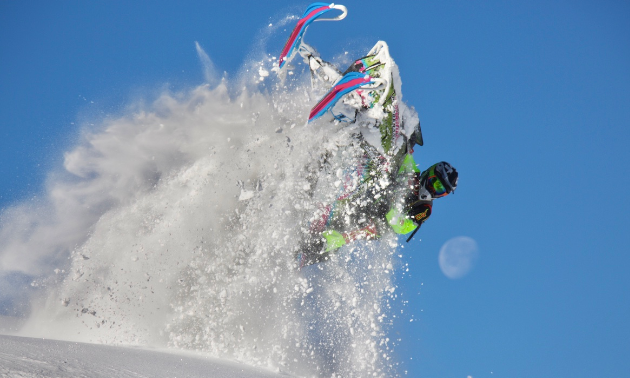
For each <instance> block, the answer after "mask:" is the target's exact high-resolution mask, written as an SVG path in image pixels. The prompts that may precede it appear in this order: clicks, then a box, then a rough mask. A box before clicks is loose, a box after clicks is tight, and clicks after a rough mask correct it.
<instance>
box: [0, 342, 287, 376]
mask: <svg viewBox="0 0 630 378" xmlns="http://www.w3.org/2000/svg"><path fill="white" fill-rule="evenodd" d="M282 376H285V375H278V374H274V373H271V372H268V371H265V370H262V369H257V368H253V367H251V366H246V365H243V364H239V363H236V362H230V361H225V360H218V359H216V358H211V357H207V356H201V355H195V354H191V353H183V352H180V353H174V352H172V351H169V353H165V352H162V351H158V350H148V349H140V348H129V347H115V346H109V345H96V344H85V343H76V342H68V341H59V340H47V339H34V338H27V337H15V336H0V377H22V378H31V377H32V378H40V377H47V378H80V377H90V378H99V377H107V378H109V377H120V378H125V377H130V378H131V377H133V378H141V377H151V378H162V377H164V378H167V377H168V378H174V377H175V378H176V377H186V378H195V377H205V378H249V377H257V378H258V377H261V378H264V377H269V378H272V377H282Z"/></svg>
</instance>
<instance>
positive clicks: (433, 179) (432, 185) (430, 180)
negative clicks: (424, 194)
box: [426, 166, 451, 198]
mask: <svg viewBox="0 0 630 378" xmlns="http://www.w3.org/2000/svg"><path fill="white" fill-rule="evenodd" d="M426 189H427V190H428V191H429V192H430V193H431V196H432V197H433V198H439V197H444V196H445V195H447V194H449V193H450V192H451V190H448V189H447V187H446V185H444V183H443V182H442V180H440V178H439V177H438V175H437V174H436V172H435V166H433V167H431V168H430V169H429V174H428V175H427V183H426Z"/></svg>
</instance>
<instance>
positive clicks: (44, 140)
mask: <svg viewBox="0 0 630 378" xmlns="http://www.w3.org/2000/svg"><path fill="white" fill-rule="evenodd" d="M342 4H344V5H346V6H347V7H348V9H349V12H348V17H347V18H346V19H345V20H343V21H342V22H336V23H319V24H313V26H312V27H311V28H310V29H309V32H308V34H307V36H306V40H307V42H309V43H311V44H312V45H314V46H316V47H317V48H318V49H319V50H320V52H321V53H322V55H323V56H324V57H326V56H329V57H330V56H334V55H335V54H338V53H339V52H341V51H345V50H350V51H361V49H363V48H369V47H370V46H371V45H372V44H373V43H374V42H375V41H377V40H379V39H382V40H385V41H387V42H388V43H389V46H390V51H391V53H392V56H393V57H394V59H395V60H396V62H397V63H398V65H399V67H400V71H401V76H402V80H403V93H404V99H405V101H406V102H407V103H409V104H411V105H413V106H415V108H416V109H417V110H418V112H419V114H420V119H421V122H422V128H423V132H424V140H425V146H424V147H422V148H420V149H418V151H417V153H416V160H417V161H418V162H419V163H420V166H421V168H424V167H426V166H428V165H430V164H432V163H433V162H435V161H439V160H448V161H449V162H451V163H452V164H453V165H455V166H456V167H457V168H458V170H459V171H460V187H459V189H458V191H457V193H456V194H455V195H454V196H449V197H447V198H445V199H441V200H439V202H436V204H435V206H434V213H433V216H432V217H431V219H430V221H429V222H428V223H427V224H426V225H425V226H423V228H422V230H421V231H420V232H419V233H418V235H417V236H416V240H415V241H414V242H413V243H410V244H409V245H408V246H407V247H406V248H405V249H404V257H403V261H404V262H405V263H409V266H410V274H409V275H405V276H404V277H402V276H401V277H400V278H399V282H400V291H401V292H402V293H403V297H404V298H406V300H408V301H409V303H408V305H407V307H406V309H405V313H406V314H407V316H413V319H414V321H413V322H407V321H405V322H404V323H400V324H399V325H397V326H396V327H395V329H394V330H392V332H399V333H400V334H401V335H403V341H402V343H401V345H400V346H399V347H398V352H399V356H400V359H401V360H402V361H403V366H404V369H403V370H407V371H408V374H409V376H412V377H467V376H468V375H470V376H472V377H475V378H476V377H533V376H535V377H565V376H566V377H593V376H597V377H618V376H623V375H625V374H627V371H629V369H630V363H629V362H628V360H627V355H628V354H629V353H630V343H629V342H628V340H630V325H628V321H627V320H628V319H630V298H629V297H628V293H629V292H630V276H629V275H628V274H627V272H628V269H630V257H629V256H628V252H629V248H628V241H627V237H626V236H625V235H626V230H625V229H626V228H627V226H628V224H630V222H629V219H628V211H629V210H630V206H629V200H628V196H627V195H626V194H625V192H626V188H627V187H628V184H629V179H628V176H629V175H628V174H629V173H630V172H629V168H628V162H629V161H630V156H629V154H628V152H627V150H628V149H627V147H626V144H627V143H628V141H630V131H629V130H628V126H629V125H630V106H629V104H630V90H629V89H628V88H630V68H629V67H630V26H629V25H628V22H627V20H628V19H629V17H630V4H628V3H625V2H622V1H599V2H594V1H591V2H589V1H572V2H569V1H518V2H516V1H485V2H483V3H482V4H475V3H473V2H469V1H439V2H436V1H413V2H412V1H409V2H406V1H391V2H387V4H388V5H387V6H384V5H382V4H383V2H373V1H361V2H359V1H351V2H343V3H342ZM306 5H308V3H297V2H288V1H276V2H272V3H265V2H258V3H250V2H236V1H235V2H233V3H228V2H210V1H206V2H202V1H186V2H162V1H158V2H155V1H154V2H148V1H147V2H139V1H138V2H133V4H129V3H128V2H118V1H114V2H91V3H87V2H78V1H75V2H73V1H67V2H63V3H48V2H31V3H19V2H7V1H4V2H0V83H2V84H1V86H0V133H1V134H0V135H1V138H0V177H2V179H1V180H0V207H6V206H9V205H11V204H14V203H16V202H17V201H25V200H29V198H31V197H33V196H36V195H37V194H38V193H40V192H41V190H42V187H43V185H44V182H45V179H46V176H47V175H48V173H49V172H50V171H51V170H54V169H56V168H58V167H59V166H60V163H61V159H62V156H63V151H64V150H66V149H67V148H69V147H70V146H72V145H73V144H74V141H75V140H76V138H77V135H78V130H79V125H81V124H82V123H90V122H95V123H98V120H99V119H102V118H103V117H105V116H106V115H110V114H119V113H123V112H124V111H125V106H126V104H128V103H129V102H130V101H131V100H133V99H137V98H139V97H145V98H147V99H150V98H151V97H152V96H154V95H155V94H156V93H158V92H159V91H160V90H161V89H162V88H164V87H165V86H167V87H169V88H172V89H181V88H187V87H192V86H195V85H198V84H200V83H201V82H202V81H203V73H202V68H201V65H200V63H199V60H198V58H197V54H196V51H195V46H194V42H195V41H198V42H199V43H200V44H201V46H202V47H203V48H204V49H205V50H206V52H207V53H208V54H209V55H210V57H211V58H212V60H213V61H214V63H215V65H216V66H217V67H218V68H219V69H220V70H222V71H227V73H228V75H233V76H234V75H235V74H236V71H237V69H238V67H240V65H241V64H242V62H243V61H244V59H245V58H246V56H247V54H248V50H249V49H250V48H251V47H252V46H253V45H254V44H255V43H256V41H257V39H258V38H259V37H260V31H261V30H262V29H263V28H264V27H265V26H266V25H267V24H268V23H269V22H271V21H273V20H277V19H278V18H280V17H282V16H284V15H286V14H288V13H291V14H300V13H301V12H302V10H303V9H304V8H305V6H306ZM281 39H282V38H279V37H278V38H272V39H271V40H269V44H268V46H269V47H268V48H269V50H270V52H273V51H277V53H279V51H280V50H281V48H282V43H283V42H284V41H282V40H281ZM272 50H273V51H272ZM461 235H463V236H469V237H472V238H473V239H475V240H476V241H477V243H478V245H479V256H480V257H479V260H478V261H477V264H476V266H475V268H474V269H473V270H472V272H471V273H470V274H468V275H467V276H466V277H464V278H462V279H459V280H450V279H448V278H446V277H445V276H444V275H443V274H442V273H441V271H440V269H439V267H438V264H437V255H438V252H439V250H440V247H441V246H442V245H443V244H444V243H445V242H446V241H447V240H449V239H451V238H453V237H456V236H461ZM417 239H422V241H421V242H418V241H417Z"/></svg>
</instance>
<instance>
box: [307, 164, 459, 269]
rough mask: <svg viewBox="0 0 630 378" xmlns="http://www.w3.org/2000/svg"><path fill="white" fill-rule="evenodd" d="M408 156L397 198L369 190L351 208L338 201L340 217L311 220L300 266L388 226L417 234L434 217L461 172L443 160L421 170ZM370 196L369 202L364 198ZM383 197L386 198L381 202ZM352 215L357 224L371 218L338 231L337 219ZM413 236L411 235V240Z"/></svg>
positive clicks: (398, 182) (374, 236)
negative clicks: (436, 206) (436, 203)
mask: <svg viewBox="0 0 630 378" xmlns="http://www.w3.org/2000/svg"><path fill="white" fill-rule="evenodd" d="M407 156H408V159H406V160H407V161H406V163H408V164H403V165H402V166H401V168H400V170H399V172H398V176H397V177H396V184H395V189H394V190H393V191H390V192H393V193H395V194H394V196H393V197H394V198H393V199H392V198H391V197H392V196H387V197H390V198H387V197H385V198H383V197H379V196H378V195H374V193H373V192H372V193H370V191H367V192H366V193H365V195H363V196H361V197H362V198H359V199H357V198H355V199H354V202H355V203H360V204H364V205H363V206H358V208H354V209H349V208H348V207H345V208H344V206H343V205H341V206H340V205H339V204H337V203H335V204H333V206H331V207H332V208H335V207H336V208H341V209H342V210H341V211H340V212H339V214H337V216H331V217H329V218H326V219H325V220H324V221H323V222H321V221H320V222H312V223H311V230H310V233H309V234H308V235H307V237H306V238H305V240H304V241H303V243H302V246H301V251H300V252H299V253H298V263H299V266H300V268H301V267H303V266H306V265H310V264H314V263H318V262H321V261H325V260H327V259H328V258H329V254H330V253H334V252H335V250H337V249H338V248H340V247H342V246H344V245H346V244H348V243H351V242H353V241H355V240H360V239H362V240H373V239H377V238H379V237H380V236H381V235H382V233H383V232H384V231H386V229H387V228H388V227H390V228H391V229H392V230H393V231H394V232H395V233H397V234H408V233H410V232H414V233H415V231H417V230H418V229H419V228H420V226H421V225H422V223H424V222H425V221H426V220H427V219H429V217H430V216H431V213H432V210H433V200H434V199H436V198H442V197H445V196H447V195H448V194H450V193H454V192H455V189H456V188H457V181H458V173H457V170H456V169H455V168H454V167H453V166H451V165H450V164H449V163H447V162H440V163H437V164H434V165H432V166H431V167H429V168H427V169H426V170H425V171H424V172H422V173H421V172H420V171H419V170H418V168H417V167H416V166H415V162H414V161H413V158H411V156H412V155H411V154H409V155H407ZM369 197H371V198H369ZM375 197H376V198H375ZM366 198H367V201H364V199H366ZM380 198H383V200H382V201H379V199H380ZM337 202H340V201H337ZM388 204H389V207H387V205H388ZM326 209H327V208H326ZM344 210H345V211H344ZM353 214H354V216H352V215H353ZM349 216H350V218H351V219H352V220H351V222H350V223H353V224H357V223H358V222H357V221H356V220H357V218H365V219H370V221H368V223H367V224H366V225H363V227H357V228H355V229H350V230H345V231H338V230H343V229H344V228H343V225H341V224H340V222H339V221H335V219H346V222H347V219H348V218H349ZM412 236H413V235H412ZM410 239H411V237H410V238H409V239H408V240H410Z"/></svg>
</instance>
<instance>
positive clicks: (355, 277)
mask: <svg viewBox="0 0 630 378" xmlns="http://www.w3.org/2000/svg"><path fill="white" fill-rule="evenodd" d="M197 50H198V51H199V55H200V58H201V60H202V62H203V63H204V65H205V66H206V70H205V72H206V76H209V77H208V78H207V80H208V82H209V83H213V84H212V85H211V84H206V85H203V86H200V87H197V88H194V89H192V90H190V91H189V92H187V93H177V94H172V93H165V94H163V95H162V96H161V97H159V98H158V99H157V100H156V101H154V102H153V103H152V104H150V105H138V106H136V109H135V110H134V111H131V112H130V113H129V114H128V115H125V116H122V117H120V118H115V119H107V120H105V121H103V124H102V126H101V127H100V128H98V129H96V130H94V129H93V130H91V131H87V130H86V131H85V132H84V134H83V135H82V140H81V142H80V143H79V144H78V145H77V146H76V147H74V148H73V149H72V150H70V151H68V152H67V153H66V154H65V161H64V167H63V168H64V170H63V172H61V173H57V174H55V175H51V178H50V180H49V182H48V187H47V192H46V193H44V195H43V199H42V200H40V201H39V202H37V203H28V204H19V205H16V206H14V207H13V208H11V209H8V210H6V211H5V212H4V213H3V215H2V226H1V229H0V251H1V252H0V269H1V270H2V271H3V272H5V273H4V275H5V276H6V275H7V274H10V272H22V273H21V274H24V275H27V276H30V277H36V278H35V279H34V280H33V282H32V283H31V286H34V287H40V288H43V289H40V290H39V291H38V292H37V294H39V295H37V296H36V299H35V300H34V302H33V304H32V310H31V315H30V317H29V319H28V321H27V322H26V324H25V325H24V327H23V328H22V331H21V333H22V334H23V335H30V336H39V337H49V338H61V339H70V340H77V341H87V342H97V343H109V344H132V345H151V346H158V347H172V348H181V349H187V350H194V351H200V352H204V353H208V354H211V355H214V356H219V357H223V358H230V359H237V360H240V361H243V362H246V363H250V364H253V365H257V366H264V367H268V368H272V369H275V370H277V371H282V372H286V373H288V374H292V375H298V376H327V377H330V376H344V377H365V376H392V375H396V371H395V370H396V364H395V363H394V362H391V361H393V359H391V356H392V343H391V342H390V341H389V339H388V338H387V334H386V331H387V325H388V324H390V323H391V320H390V317H389V315H388V311H387V310H388V307H389V306H390V303H391V302H392V301H394V298H395V294H394V286H393V283H392V274H393V265H396V264H395V261H394V260H393V253H394V251H395V248H396V245H397V239H396V237H395V236H393V235H389V236H388V235H386V236H385V237H384V238H383V239H381V240H380V241H378V242H365V243H362V244H361V243H358V244H356V245H355V246H353V247H350V248H349V247H346V248H343V249H342V250H341V251H340V253H338V254H337V255H335V256H334V257H333V259H332V261H329V262H326V263H323V264H318V265H315V266H309V267H307V268H305V269H303V270H302V271H301V272H298V271H297V270H296V269H295V260H294V257H293V256H294V253H295V251H296V250H297V248H298V243H299V237H300V236H299V235H301V232H302V229H303V228H304V227H306V222H307V221H308V218H309V216H310V215H311V214H312V213H313V211H314V210H315V209H316V206H317V203H316V201H315V200H314V199H313V193H312V189H313V188H312V185H313V177H312V175H313V173H315V174H316V175H317V174H319V173H318V171H317V169H314V168H313V167H314V162H317V161H318V160H319V159H320V157H321V156H322V155H323V154H324V153H325V152H328V153H332V154H333V155H334V154H336V153H337V152H338V153H340V154H342V152H341V151H342V149H340V147H339V146H344V145H347V142H348V135H347V133H345V132H343V130H341V127H340V126H335V125H331V124H325V123H317V122H315V123H313V124H311V125H306V119H307V115H308V112H309V110H310V108H311V107H312V106H313V104H314V103H315V102H316V101H317V99H318V98H317V95H318V94H313V93H311V89H310V82H309V75H308V72H301V73H300V72H296V74H295V75H289V76H287V77H286V78H284V80H280V79H278V78H277V77H276V75H275V73H274V72H270V71H272V67H274V66H275V65H276V60H275V58H274V57H272V56H271V55H268V56H264V58H262V59H258V60H257V61H256V62H254V63H248V64H247V65H246V66H245V68H243V70H242V74H241V75H240V78H239V79H238V80H236V81H235V82H234V83H230V82H229V81H228V80H227V79H225V78H224V79H223V80H220V78H217V77H216V76H214V77H213V76H212V75H216V74H214V72H215V70H214V68H213V67H212V62H211V61H210V59H209V58H208V56H207V55H206V54H205V53H204V52H203V50H201V47H200V46H199V45H197ZM342 160H343V159H342ZM333 168H334V167H333ZM333 172H334V169H333ZM320 190H326V189H325V188H324V189H321V188H320ZM330 190H335V189H334V186H333V187H332V188H331V189H330ZM320 197H321V196H320Z"/></svg>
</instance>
